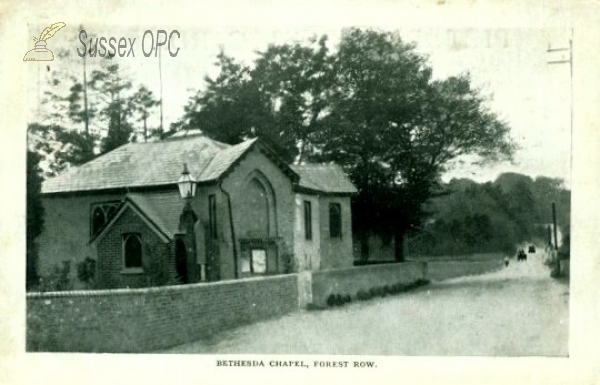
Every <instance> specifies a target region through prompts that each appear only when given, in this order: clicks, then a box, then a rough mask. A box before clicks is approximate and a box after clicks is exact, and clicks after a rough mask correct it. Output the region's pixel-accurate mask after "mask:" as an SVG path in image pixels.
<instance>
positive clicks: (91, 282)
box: [77, 257, 96, 289]
mask: <svg viewBox="0 0 600 385" xmlns="http://www.w3.org/2000/svg"><path fill="white" fill-rule="evenodd" d="M77 278H79V280H80V281H81V282H83V283H84V284H85V285H86V287H87V288H88V289H92V288H94V286H95V283H96V260H95V259H92V258H90V257H86V258H85V259H84V260H83V261H81V262H79V263H77Z"/></svg>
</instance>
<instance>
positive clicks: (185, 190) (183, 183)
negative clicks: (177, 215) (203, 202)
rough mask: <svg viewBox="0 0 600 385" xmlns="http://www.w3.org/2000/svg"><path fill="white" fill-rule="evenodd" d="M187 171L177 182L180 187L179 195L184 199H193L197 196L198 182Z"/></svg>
mask: <svg viewBox="0 0 600 385" xmlns="http://www.w3.org/2000/svg"><path fill="white" fill-rule="evenodd" d="M186 171H187V170H186ZM186 171H184V172H183V173H182V174H181V177H180V178H179V180H178V181H177V187H179V193H180V194H181V197H182V198H188V197H193V196H194V195H196V181H195V180H194V178H193V177H192V176H191V175H190V173H189V172H186Z"/></svg>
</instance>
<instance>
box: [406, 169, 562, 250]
mask: <svg viewBox="0 0 600 385" xmlns="http://www.w3.org/2000/svg"><path fill="white" fill-rule="evenodd" d="M443 188H444V189H445V190H447V192H448V193H447V194H444V195H443V196H439V197H436V198H434V199H432V200H430V201H429V202H428V203H427V205H426V206H427V210H428V211H429V212H431V213H432V214H431V215H430V216H429V218H428V221H426V225H425V226H424V227H423V231H421V232H420V233H419V234H417V235H416V236H414V237H412V238H411V240H410V250H411V252H412V253H416V254H434V255H435V254H464V253H470V252H488V251H504V252H507V253H513V252H514V251H515V247H516V245H518V244H520V243H522V242H536V243H538V244H540V245H544V244H547V243H548V232H547V231H548V224H550V223H552V215H551V207H552V206H551V203H552V202H554V203H555V204H556V208H557V224H558V226H559V227H560V229H561V231H562V233H563V234H564V238H563V244H564V243H566V242H568V235H569V233H570V231H569V228H570V209H571V207H570V196H571V193H570V191H569V190H567V189H566V188H564V186H563V185H562V183H561V182H560V180H558V179H551V178H546V177H538V178H536V179H535V180H533V179H532V178H530V177H528V176H526V175H522V174H517V173H505V174H502V175H500V176H499V177H498V178H497V179H496V180H495V181H494V182H487V183H481V184H479V183H475V182H473V181H471V180H468V179H461V180H452V181H450V182H449V183H448V184H445V185H444V186H443Z"/></svg>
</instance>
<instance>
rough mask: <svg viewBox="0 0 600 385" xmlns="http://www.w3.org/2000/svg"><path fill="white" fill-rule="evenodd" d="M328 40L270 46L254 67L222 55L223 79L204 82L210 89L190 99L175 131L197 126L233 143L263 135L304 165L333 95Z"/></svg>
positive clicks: (279, 149)
mask: <svg viewBox="0 0 600 385" xmlns="http://www.w3.org/2000/svg"><path fill="white" fill-rule="evenodd" d="M326 40H327V39H326V37H321V38H320V39H317V38H312V39H311V40H310V41H309V44H308V45H301V44H299V43H295V44H283V45H270V46H269V47H268V48H267V49H266V50H265V51H264V52H258V58H257V59H256V61H255V62H254V66H253V68H250V67H248V66H246V65H244V64H242V63H239V62H238V61H236V60H235V59H234V58H232V57H229V56H227V55H226V54H225V53H224V52H223V51H221V52H220V53H219V55H218V56H217V62H216V63H215V64H216V65H217V66H218V67H219V69H220V72H219V75H218V76H217V77H216V78H214V79H212V78H209V77H206V78H205V82H206V89H205V90H202V91H198V92H196V93H195V94H194V95H193V96H192V97H191V98H190V100H189V103H188V105H187V106H186V107H185V109H184V116H183V118H182V120H181V122H178V123H177V124H176V126H177V127H179V128H189V127H198V128H200V129H202V131H203V132H204V133H205V134H207V135H209V136H211V137H212V138H214V139H216V140H219V141H222V142H225V143H232V144H234V143H239V142H240V141H242V140H244V139H246V138H252V137H257V136H260V137H261V138H262V139H263V140H264V141H266V142H267V143H268V144H270V145H271V147H273V148H274V149H275V150H276V151H278V152H279V154H280V155H281V156H282V157H283V158H284V159H286V160H288V161H290V162H291V161H292V160H294V159H295V158H297V160H298V161H300V160H304V159H305V154H306V153H307V152H309V149H311V146H312V145H314V144H315V142H316V141H315V137H314V136H315V134H316V132H317V131H318V127H319V122H320V120H321V117H322V114H323V113H324V112H325V111H326V110H327V106H328V100H327V95H328V93H330V91H331V79H332V72H331V64H332V58H331V56H330V55H329V54H328V49H327V46H326ZM307 157H308V156H307Z"/></svg>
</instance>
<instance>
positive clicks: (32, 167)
mask: <svg viewBox="0 0 600 385" xmlns="http://www.w3.org/2000/svg"><path fill="white" fill-rule="evenodd" d="M40 158H41V157H40V156H39V155H38V154H36V153H35V152H32V151H27V213H26V215H27V230H26V245H27V275H26V279H27V280H26V286H27V289H30V288H31V287H33V286H35V285H36V284H37V282H38V280H39V272H38V269H37V262H38V261H37V260H38V255H37V246H36V239H37V237H38V236H39V235H40V234H41V233H42V229H43V226H44V207H43V206H42V198H41V194H40V193H41V188H42V180H43V178H42V175H41V170H40V167H39V162H40Z"/></svg>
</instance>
